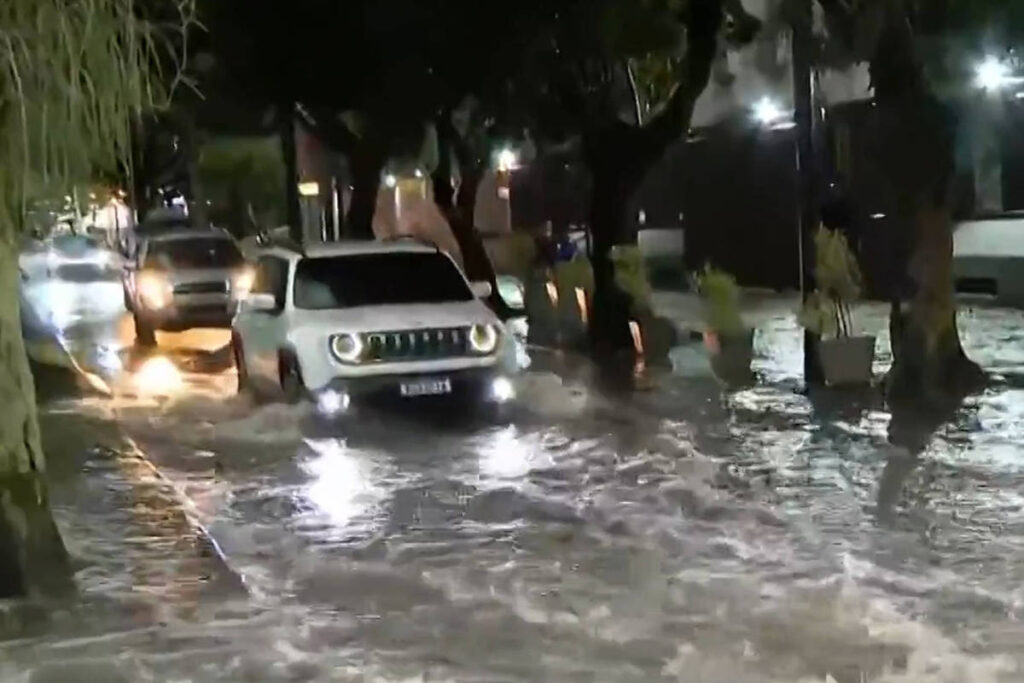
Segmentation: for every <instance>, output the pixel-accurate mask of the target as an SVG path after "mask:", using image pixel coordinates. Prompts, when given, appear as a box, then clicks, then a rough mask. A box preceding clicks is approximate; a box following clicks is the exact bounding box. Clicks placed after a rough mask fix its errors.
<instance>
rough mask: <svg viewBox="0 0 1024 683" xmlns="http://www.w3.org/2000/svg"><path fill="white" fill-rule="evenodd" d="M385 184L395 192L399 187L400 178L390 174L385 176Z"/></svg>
mask: <svg viewBox="0 0 1024 683" xmlns="http://www.w3.org/2000/svg"><path fill="white" fill-rule="evenodd" d="M384 184H385V185H387V186H388V187H389V188H390V189H392V190H393V189H395V187H397V186H398V178H396V177H395V176H394V175H392V174H390V173H389V174H387V175H386V176H384Z"/></svg>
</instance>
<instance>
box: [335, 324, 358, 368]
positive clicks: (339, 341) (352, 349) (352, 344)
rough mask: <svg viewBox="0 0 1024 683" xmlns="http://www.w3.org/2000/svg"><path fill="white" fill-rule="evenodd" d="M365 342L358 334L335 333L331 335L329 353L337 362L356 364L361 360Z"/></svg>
mask: <svg viewBox="0 0 1024 683" xmlns="http://www.w3.org/2000/svg"><path fill="white" fill-rule="evenodd" d="M365 351H366V343H365V342H364V341H363V337H362V335H359V334H351V333H348V332H346V333H344V334H336V335H334V336H333V337H331V355H333V356H334V357H335V358H336V359H338V361H339V362H341V363H345V364H347V365H358V364H359V363H362V362H363V353H364V352H365Z"/></svg>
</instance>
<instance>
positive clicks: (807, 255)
mask: <svg viewBox="0 0 1024 683" xmlns="http://www.w3.org/2000/svg"><path fill="white" fill-rule="evenodd" d="M813 25H814V14H813V10H812V7H811V0H799V2H797V3H796V4H795V12H794V16H793V106H794V112H793V120H794V122H795V123H796V130H797V135H796V137H797V145H796V147H797V173H798V174H799V180H800V185H799V188H800V190H799V193H800V194H799V196H800V224H799V225H800V291H801V296H802V299H803V302H804V303H806V302H807V299H808V298H809V297H810V295H811V293H812V292H813V291H814V289H815V286H816V284H815V282H814V232H815V230H817V228H818V222H819V220H820V218H819V215H818V198H817V192H816V189H817V187H816V184H815V175H814V173H815V163H814V162H815V159H814V124H815V120H814V111H815V110H814V80H813V79H814V75H813V72H812V69H811V58H812V40H813V36H812V30H813ZM820 341H821V340H820V337H819V336H818V335H816V334H814V333H813V332H811V331H810V330H808V329H806V328H804V382H805V383H806V385H807V386H808V387H812V386H820V385H823V384H824V383H825V373H824V371H823V370H822V368H821V362H820V360H819V358H818V346H819V342H820Z"/></svg>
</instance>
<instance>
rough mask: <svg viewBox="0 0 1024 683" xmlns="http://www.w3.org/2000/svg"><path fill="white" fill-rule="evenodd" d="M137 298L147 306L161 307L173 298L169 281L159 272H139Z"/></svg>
mask: <svg viewBox="0 0 1024 683" xmlns="http://www.w3.org/2000/svg"><path fill="white" fill-rule="evenodd" d="M139 298H141V299H142V303H144V304H145V305H146V306H147V307H149V308H152V309H161V308H163V307H164V306H167V305H168V304H170V303H171V301H172V300H173V299H174V290H173V288H172V287H171V283H170V282H168V281H167V278H165V277H164V276H163V275H160V274H159V273H152V272H147V273H140V274H139Z"/></svg>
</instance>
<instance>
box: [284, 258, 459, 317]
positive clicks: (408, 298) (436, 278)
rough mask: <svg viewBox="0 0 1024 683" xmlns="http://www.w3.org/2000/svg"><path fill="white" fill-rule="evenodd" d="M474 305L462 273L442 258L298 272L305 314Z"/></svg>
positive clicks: (314, 264)
mask: <svg viewBox="0 0 1024 683" xmlns="http://www.w3.org/2000/svg"><path fill="white" fill-rule="evenodd" d="M472 300H473V293H472V292H471V291H470V290H469V287H467V286H466V281H465V280H464V279H463V277H462V274H461V273H460V272H459V269H458V268H457V267H456V266H455V264H454V263H452V261H451V259H449V258H448V257H447V256H445V255H443V254H439V253H401V252H399V253H389V254H357V255H353V256H335V257H330V258H315V259H306V260H303V261H300V262H299V265H298V268H297V269H296V271H295V306H296V307H297V308H304V309H307V310H324V309H329V308H354V307H356V306H380V305H388V304H419V303H443V302H448V301H472Z"/></svg>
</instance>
